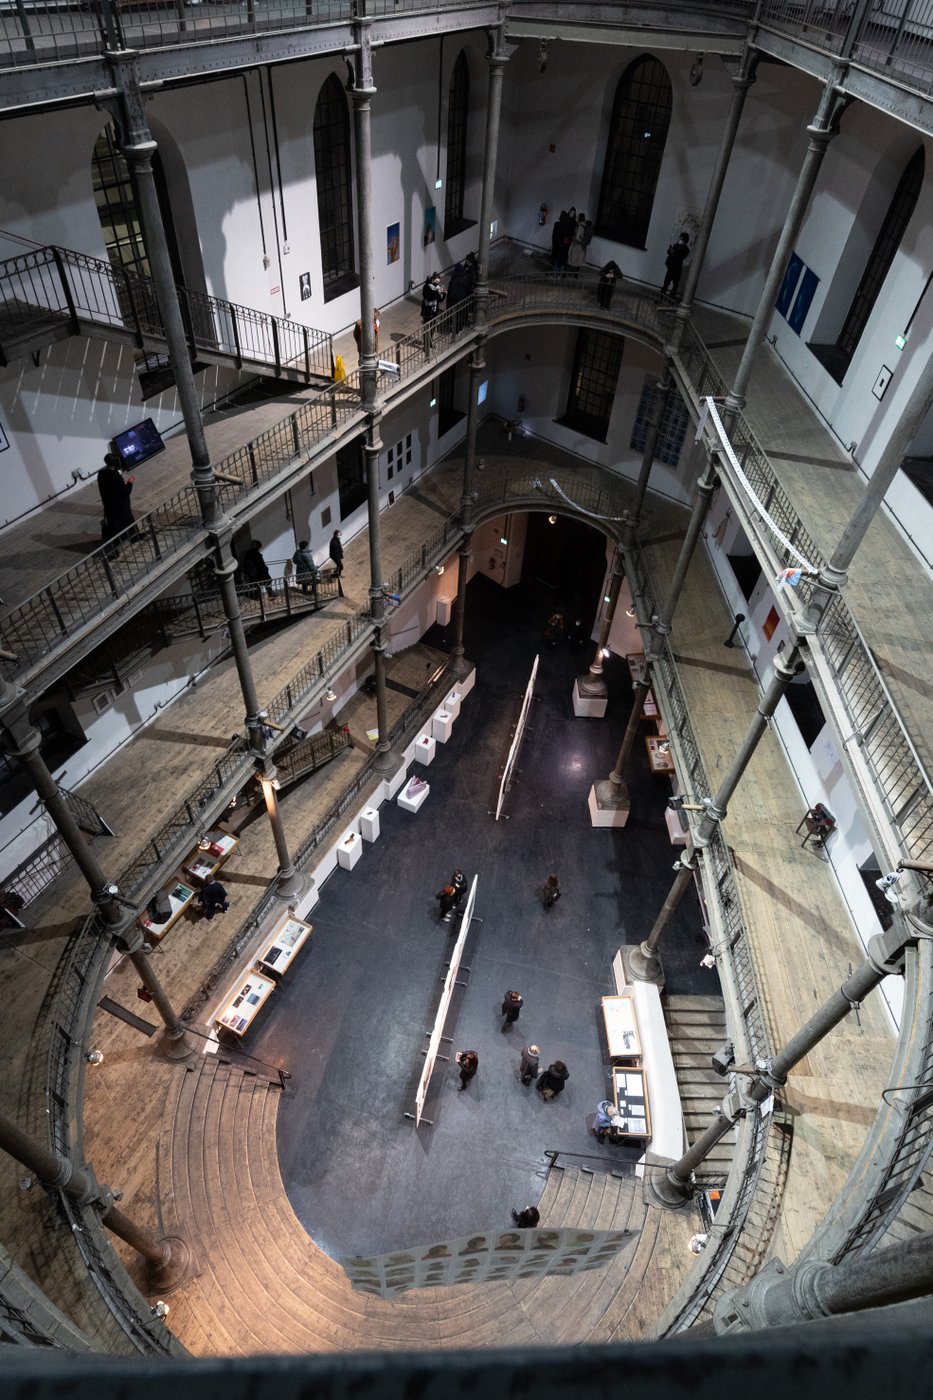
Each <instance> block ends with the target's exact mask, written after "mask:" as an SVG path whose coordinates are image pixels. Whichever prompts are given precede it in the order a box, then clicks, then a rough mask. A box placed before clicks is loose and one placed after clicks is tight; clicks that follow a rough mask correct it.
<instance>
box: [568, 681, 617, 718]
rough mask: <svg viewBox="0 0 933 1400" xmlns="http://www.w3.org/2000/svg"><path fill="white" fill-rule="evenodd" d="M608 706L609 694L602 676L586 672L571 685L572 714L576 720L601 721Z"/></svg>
mask: <svg viewBox="0 0 933 1400" xmlns="http://www.w3.org/2000/svg"><path fill="white" fill-rule="evenodd" d="M608 704H609V692H608V690H607V689H606V682H605V680H604V679H603V677H602V676H594V675H593V674H592V673H591V672H589V671H588V672H587V673H586V675H585V676H577V678H576V680H575V681H574V683H573V712H574V714H575V715H576V717H577V719H602V718H603V716H604V715H605V713H606V707H607V705H608Z"/></svg>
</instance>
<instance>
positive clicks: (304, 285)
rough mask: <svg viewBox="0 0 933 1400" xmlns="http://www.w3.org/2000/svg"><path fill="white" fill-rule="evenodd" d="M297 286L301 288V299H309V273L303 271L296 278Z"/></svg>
mask: <svg viewBox="0 0 933 1400" xmlns="http://www.w3.org/2000/svg"><path fill="white" fill-rule="evenodd" d="M298 286H299V287H300V288H301V300H302V301H309V300H310V298H311V274H310V272H303V273H302V274H301V276H300V277H299V278H298Z"/></svg>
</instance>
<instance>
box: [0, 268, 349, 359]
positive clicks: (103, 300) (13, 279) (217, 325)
mask: <svg viewBox="0 0 933 1400" xmlns="http://www.w3.org/2000/svg"><path fill="white" fill-rule="evenodd" d="M175 290H176V291H177V293H178V300H179V304H180V309H181V317H182V323H183V325H184V328H185V334H186V337H187V339H188V344H189V348H190V350H191V352H192V354H197V353H199V352H200V353H201V354H207V353H213V354H220V355H224V356H226V357H229V358H230V359H232V360H233V361H234V362H235V363H236V364H237V366H243V365H244V364H248V365H254V364H263V365H267V366H270V367H273V368H275V370H276V372H277V373H278V372H281V371H282V370H292V369H294V370H297V371H298V372H300V374H301V375H302V377H303V379H304V381H305V383H310V381H311V378H312V376H317V377H318V378H323V379H325V380H328V381H329V380H330V379H331V377H332V373H333V337H332V336H331V335H329V334H328V333H327V332H326V331H318V330H314V329H312V327H310V326H305V325H302V324H301V323H300V322H297V321H290V320H285V319H284V318H283V317H280V316H273V315H271V314H270V313H269V312H267V311H256V310H255V309H254V308H253V307H251V306H243V305H240V304H238V303H237V302H232V301H227V300H225V299H224V298H221V297H215V296H211V295H209V294H208V293H207V292H199V291H195V290H193V289H192V288H190V287H185V286H181V285H176V288H175ZM0 302H2V303H3V306H4V313H3V335H4V342H3V343H2V344H0V357H6V358H3V359H2V361H0V362H2V363H6V359H7V358H8V357H9V353H10V352H11V351H12V352H13V353H15V346H16V344H17V341H18V340H19V341H22V342H23V343H25V344H26V345H28V346H29V348H32V345H33V343H34V340H35V338H36V337H37V336H38V337H40V338H41V337H45V336H47V337H49V338H54V336H55V334H56V332H57V330H58V329H59V328H60V327H62V326H67V327H68V328H69V330H70V331H71V333H72V334H78V333H79V332H84V333H87V332H88V330H89V329H90V328H93V327H94V326H98V327H100V328H101V329H108V330H122V331H125V332H126V334H127V335H128V336H130V337H131V338H132V339H133V341H134V343H135V344H136V345H138V346H140V347H141V346H142V345H143V344H144V342H146V341H150V342H151V341H152V340H158V341H160V342H163V343H164V342H165V340H166V333H165V327H164V325H163V322H162V316H161V313H160V311H159V304H158V300H157V298H156V292H155V283H154V282H153V280H152V278H151V277H147V276H146V275H145V274H144V273H141V272H137V271H136V270H135V269H134V268H115V267H114V266H113V265H112V264H111V263H109V262H107V261H106V260H105V259H102V258H95V257H93V256H92V255H91V254H89V253H80V252H75V251H74V250H73V249H69V248H60V247H58V246H56V245H54V244H50V245H48V246H46V247H44V248H35V249H30V251H29V252H27V253H19V254H17V255H16V256H15V257H12V258H7V259H5V260H4V261H3V262H0Z"/></svg>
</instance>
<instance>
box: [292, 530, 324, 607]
mask: <svg viewBox="0 0 933 1400" xmlns="http://www.w3.org/2000/svg"><path fill="white" fill-rule="evenodd" d="M292 563H293V564H294V566H295V582H296V583H297V584H298V585H299V586H300V588H301V591H302V593H304V595H305V596H306V597H307V595H308V593H309V592H310V593H313V594H314V596H315V598H316V597H317V586H318V584H319V583H320V581H321V571H320V569H319V568H318V566H317V564H315V562H314V555H313V554H312V553H311V549H310V546H309V544H308V541H307V540H299V542H298V548H297V549H296V550H295V553H294V554H293V555H292Z"/></svg>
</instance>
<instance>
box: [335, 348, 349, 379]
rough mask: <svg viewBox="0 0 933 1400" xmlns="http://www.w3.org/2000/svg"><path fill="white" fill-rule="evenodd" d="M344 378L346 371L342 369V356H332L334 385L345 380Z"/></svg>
mask: <svg viewBox="0 0 933 1400" xmlns="http://www.w3.org/2000/svg"><path fill="white" fill-rule="evenodd" d="M346 377H347V371H346V370H345V369H344V364H343V356H342V355H335V356H334V383H335V384H339V383H340V382H341V380H343V379H346Z"/></svg>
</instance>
